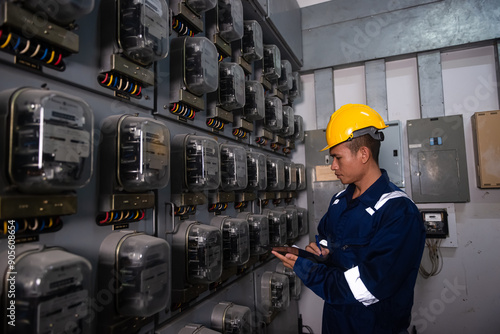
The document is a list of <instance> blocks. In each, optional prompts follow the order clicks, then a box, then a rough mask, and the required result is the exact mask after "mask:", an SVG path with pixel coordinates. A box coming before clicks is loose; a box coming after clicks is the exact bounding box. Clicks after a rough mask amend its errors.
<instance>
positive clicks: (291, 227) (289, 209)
mask: <svg viewBox="0 0 500 334" xmlns="http://www.w3.org/2000/svg"><path fill="white" fill-rule="evenodd" d="M276 210H282V211H283V212H284V213H285V217H286V238H287V240H294V239H295V238H297V237H298V236H299V218H298V214H297V208H295V207H294V206H290V205H289V206H286V207H278V208H276Z"/></svg>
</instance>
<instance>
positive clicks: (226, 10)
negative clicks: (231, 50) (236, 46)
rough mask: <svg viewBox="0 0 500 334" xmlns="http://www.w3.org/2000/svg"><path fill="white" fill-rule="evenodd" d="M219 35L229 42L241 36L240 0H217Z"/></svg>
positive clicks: (241, 12)
mask: <svg viewBox="0 0 500 334" xmlns="http://www.w3.org/2000/svg"><path fill="white" fill-rule="evenodd" d="M218 17H219V35H220V37H222V38H223V39H224V40H225V41H226V42H228V43H231V42H233V41H236V40H238V39H241V37H243V4H242V3H241V0H219V10H218Z"/></svg>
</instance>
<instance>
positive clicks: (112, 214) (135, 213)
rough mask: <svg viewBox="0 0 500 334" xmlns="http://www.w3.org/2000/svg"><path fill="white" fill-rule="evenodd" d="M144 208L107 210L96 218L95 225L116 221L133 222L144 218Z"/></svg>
mask: <svg viewBox="0 0 500 334" xmlns="http://www.w3.org/2000/svg"><path fill="white" fill-rule="evenodd" d="M145 215H146V210H144V209H142V210H124V211H107V212H103V213H101V214H99V215H98V216H97V218H96V222H97V225H110V224H117V223H133V222H137V221H140V220H142V219H144V216H145Z"/></svg>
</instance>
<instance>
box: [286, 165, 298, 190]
mask: <svg viewBox="0 0 500 334" xmlns="http://www.w3.org/2000/svg"><path fill="white" fill-rule="evenodd" d="M283 162H284V165H285V189H284V190H286V191H294V190H296V189H297V167H296V166H295V163H293V161H291V160H289V159H284V160H283Z"/></svg>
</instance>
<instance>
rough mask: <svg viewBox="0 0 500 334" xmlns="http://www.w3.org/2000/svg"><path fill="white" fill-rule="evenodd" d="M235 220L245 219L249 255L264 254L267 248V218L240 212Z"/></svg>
mask: <svg viewBox="0 0 500 334" xmlns="http://www.w3.org/2000/svg"><path fill="white" fill-rule="evenodd" d="M237 218H241V219H245V220H246V221H247V222H248V233H249V235H250V255H262V254H266V253H267V252H268V248H267V247H268V246H269V221H268V218H267V216H265V215H258V214H252V213H250V212H240V213H239V214H238V216H237Z"/></svg>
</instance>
